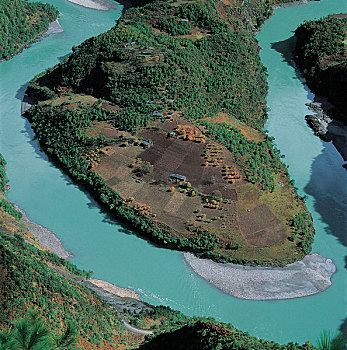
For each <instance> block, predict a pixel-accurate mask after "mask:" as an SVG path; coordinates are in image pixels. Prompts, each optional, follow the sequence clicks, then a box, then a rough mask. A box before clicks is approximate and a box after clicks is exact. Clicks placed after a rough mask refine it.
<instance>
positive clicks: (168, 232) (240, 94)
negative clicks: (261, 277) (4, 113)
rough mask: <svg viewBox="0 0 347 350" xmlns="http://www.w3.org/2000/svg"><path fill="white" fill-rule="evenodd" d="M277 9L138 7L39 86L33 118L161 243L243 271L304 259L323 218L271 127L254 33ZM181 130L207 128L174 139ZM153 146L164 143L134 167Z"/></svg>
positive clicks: (35, 84) (113, 204) (76, 172)
mask: <svg viewBox="0 0 347 350" xmlns="http://www.w3.org/2000/svg"><path fill="white" fill-rule="evenodd" d="M271 14H272V2H270V1H268V0H262V1H258V0H257V1H256V0H251V1H241V0H235V1H233V2H230V1H216V0H204V1H198V0H194V1H193V0H192V1H153V2H150V3H148V4H146V5H144V6H137V7H133V8H130V9H129V10H127V11H126V12H125V14H124V15H123V16H122V17H121V18H120V19H119V20H118V23H117V25H116V26H114V27H113V28H112V29H110V30H109V31H107V32H106V33H104V34H101V35H99V36H97V37H93V38H90V39H88V40H86V41H85V42H84V43H82V44H81V45H79V46H77V47H74V48H73V52H72V54H71V55H70V56H69V57H68V58H67V59H66V60H65V61H64V62H62V63H61V64H59V65H57V66H55V67H53V68H50V69H48V71H46V72H44V73H42V74H39V75H38V76H36V77H35V78H34V79H33V80H32V81H31V82H30V84H29V87H28V90H27V93H28V94H29V95H30V96H31V97H32V98H33V99H34V100H36V104H35V105H34V106H33V107H32V108H31V109H30V111H29V112H28V113H27V117H28V118H29V120H30V121H31V123H32V126H33V129H34V131H35V132H36V135H37V137H38V139H39V141H40V143H41V145H42V146H43V147H44V148H45V149H46V150H47V152H49V153H51V154H52V155H54V156H55V157H56V158H57V159H58V161H59V162H60V164H61V165H62V166H63V167H64V168H65V169H66V170H67V171H68V172H69V173H70V174H71V175H72V176H73V177H74V178H75V179H77V180H79V181H83V182H84V183H86V184H87V185H88V186H89V188H90V189H91V191H92V192H93V193H94V194H95V196H96V198H98V199H99V200H100V201H101V202H102V203H103V204H104V205H105V206H106V207H107V208H109V209H110V210H111V211H112V212H113V213H114V214H116V215H117V216H118V217H120V218H123V219H124V220H126V221H127V222H128V223H130V224H131V225H132V226H133V227H134V228H135V229H136V230H138V231H140V232H141V233H142V234H143V235H145V236H146V237H148V238H150V239H151V240H152V241H154V242H155V243H157V244H158V245H160V246H163V247H167V248H173V249H180V250H189V251H192V252H194V253H196V254H199V255H202V256H204V257H210V258H214V259H216V260H219V261H224V260H225V259H226V260H228V261H232V262H235V263H255V264H267V265H285V264H287V263H289V262H293V261H296V260H299V259H300V258H303V257H304V256H305V255H306V254H308V253H309V252H310V250H311V244H312V242H313V235H314V229H313V225H312V219H311V217H310V215H309V214H308V212H307V209H306V207H305V204H304V202H303V199H302V198H301V197H300V196H298V194H297V192H296V189H295V187H294V182H293V181H292V180H290V178H289V174H288V171H287V168H286V166H285V165H284V163H283V162H282V161H281V155H280V152H279V150H278V149H276V148H275V146H274V145H273V142H272V141H273V138H271V137H269V136H268V135H267V134H266V133H265V132H264V131H263V129H262V128H263V125H264V123H265V121H266V119H267V107H266V102H265V96H266V94H267V81H266V69H265V67H264V66H263V65H262V63H261V61H260V57H259V50H260V48H259V46H258V44H257V41H256V40H255V38H254V34H255V32H256V31H257V30H258V28H259V27H260V26H261V24H262V23H264V21H265V20H266V19H267V18H268V17H269V16H270V15H271ZM168 113H170V114H169V115H170V116H171V117H172V118H171V117H170V116H168ZM169 119H172V123H171V124H170V121H169ZM168 123H169V124H168ZM170 125H176V127H177V128H178V126H179V125H181V126H182V125H183V127H184V128H185V129H186V130H190V132H193V131H192V130H194V133H195V136H196V135H198V134H200V133H202V134H201V137H200V138H194V137H193V136H192V135H190V136H191V137H190V138H189V137H188V135H187V134H186V132H185V131H182V132H181V131H179V133H180V135H177V138H176V137H175V140H173V139H169V138H167V137H166V136H167V134H165V137H166V140H165V141H163V140H162V136H163V133H164V130H165V131H166V130H169V129H165V128H170ZM177 128H176V129H175V130H176V131H177ZM106 129H107V130H108V131H107V130H106ZM104 130H106V131H105V132H106V134H105V133H104ZM155 130H156V131H155ZM170 131H173V129H170ZM177 132H178V131H177ZM146 135H147V136H146ZM184 135H185V136H184ZM146 138H149V139H152V141H153V145H154V146H153V148H152V150H151V151H149V154H148V155H147V156H148V157H147V158H143V162H142V166H141V167H140V168H141V169H140V171H137V170H138V167H137V166H136V167H135V168H136V169H134V165H135V164H136V162H137V161H138V160H137V159H142V158H141V155H140V152H141V147H142V146H141V147H138V146H140V143H141V142H138V141H139V140H143V139H146ZM178 139H180V140H178ZM155 140H158V142H156V141H155ZM183 141H187V143H186V144H185V145H183V144H182V146H180V145H181V142H183ZM163 142H165V143H167V144H168V145H170V147H171V146H172V147H173V148H171V152H165V150H163V149H160V147H162V146H161V145H163ZM183 143H184V142H183ZM187 144H188V145H190V146H189V147H185V146H186V145H187ZM176 146H177V147H176ZM107 147H108V148H107ZM190 147H192V151H191V152H190V151H189V149H190ZM123 148H124V149H123ZM193 149H195V150H196V151H193ZM107 150H109V151H110V152H108V151H107ZM187 150H188V151H189V152H190V154H189V155H188V154H187V155H185V154H184V152H186V151H187ZM119 153H122V154H119ZM222 153H223V154H222ZM112 154H113V155H112ZM158 154H161V155H163V156H165V157H167V160H165V161H164V160H163V162H161V161H159V159H160V157H158ZM212 154H213V155H214V156H212ZM144 157H146V156H145V155H144ZM170 157H171V159H168V158H170ZM188 159H189V161H187V160H188ZM103 162H104V163H103ZM146 162H147V163H148V162H149V164H147V163H146ZM155 163H156V164H155ZM146 164H147V165H148V166H147V167H143V166H144V165H146ZM99 165H100V166H99ZM190 167H195V168H190ZM129 168H131V169H133V171H131V170H129ZM205 169H206V170H205ZM142 171H143V173H141V172H142ZM182 171H183V172H185V174H183V175H188V177H189V176H191V177H192V178H193V176H195V179H193V180H192V183H189V184H188V183H186V184H184V183H182V184H181V185H180V184H177V185H176V189H175V187H174V186H172V182H170V183H169V182H168V181H170V180H169V175H170V174H180V173H181V172H182ZM136 172H137V175H136V174H135V173H136ZM139 172H140V173H141V174H139ZM231 172H232V174H231ZM145 174H147V177H146V176H143V175H145ZM204 174H206V176H205V175H204ZM241 174H242V175H241ZM200 175H201V176H205V178H201V176H200ZM199 176H200V178H199ZM233 177H234V178H233ZM236 178H237V179H236ZM234 180H235V181H234ZM217 182H218V184H217ZM186 186H188V187H189V188H187V187H186ZM166 187H169V188H166ZM140 188H141V190H140ZM215 190H216V191H217V192H215ZM168 192H170V193H171V195H170V194H168ZM216 196H217V197H216ZM283 198H285V200H283ZM217 201H219V202H218V204H217ZM173 202H176V203H175V204H173ZM159 203H161V204H160V205H159ZM253 209H254V210H253ZM172 211H175V214H174V213H173V212H172ZM173 214H174V215H173ZM217 214H218V215H217ZM262 217H263V218H264V219H261V218H262ZM248 223H250V224H248ZM259 232H261V233H259Z"/></svg>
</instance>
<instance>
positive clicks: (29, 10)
mask: <svg viewBox="0 0 347 350" xmlns="http://www.w3.org/2000/svg"><path fill="white" fill-rule="evenodd" d="M57 17H58V11H57V10H56V9H55V8H54V7H53V6H52V5H49V4H42V3H40V2H30V3H29V2H26V1H23V0H1V1H0V61H1V60H3V59H9V58H11V56H13V55H15V54H16V53H18V52H20V51H21V50H22V49H23V48H24V47H25V46H26V45H28V44H29V43H31V42H33V41H34V40H35V39H36V38H37V37H38V36H39V35H41V34H42V33H43V32H44V31H46V30H47V28H48V26H49V23H50V22H52V21H54V20H55V19H56V18H57Z"/></svg>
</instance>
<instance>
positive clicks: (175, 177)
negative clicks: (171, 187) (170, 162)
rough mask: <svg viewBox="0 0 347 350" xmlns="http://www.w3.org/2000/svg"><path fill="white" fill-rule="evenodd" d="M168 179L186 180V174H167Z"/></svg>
mask: <svg viewBox="0 0 347 350" xmlns="http://www.w3.org/2000/svg"><path fill="white" fill-rule="evenodd" d="M169 180H171V181H176V182H177V181H186V180H187V176H184V175H179V174H171V175H169Z"/></svg>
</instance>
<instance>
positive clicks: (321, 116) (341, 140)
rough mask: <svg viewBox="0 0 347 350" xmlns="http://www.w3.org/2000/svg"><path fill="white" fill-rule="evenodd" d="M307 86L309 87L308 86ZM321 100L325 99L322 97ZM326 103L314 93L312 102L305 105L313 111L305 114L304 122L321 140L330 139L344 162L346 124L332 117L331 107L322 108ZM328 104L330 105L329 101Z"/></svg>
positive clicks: (346, 156) (345, 157) (345, 156)
mask: <svg viewBox="0 0 347 350" xmlns="http://www.w3.org/2000/svg"><path fill="white" fill-rule="evenodd" d="M306 86H307V85H306ZM307 87H308V86H307ZM308 88H309V89H310V87H308ZM323 101H325V99H324V98H323ZM326 101H327V100H326ZM326 104H327V103H326V102H325V103H322V98H321V97H320V96H319V95H315V97H314V102H311V103H306V106H307V107H308V108H309V110H310V111H311V112H312V113H313V114H308V115H306V116H305V119H306V122H307V124H308V126H309V127H310V128H311V129H312V130H313V132H314V134H315V135H316V136H318V137H319V138H320V139H321V140H322V141H324V142H330V141H331V142H332V143H333V145H334V147H335V148H336V150H337V151H338V152H339V153H340V155H341V156H342V158H343V161H344V162H346V161H347V126H346V125H345V124H343V123H342V122H341V121H340V120H338V119H336V118H334V116H333V115H332V110H331V109H327V108H324V105H326ZM328 106H329V107H330V105H329V103H328ZM345 164H346V163H345Z"/></svg>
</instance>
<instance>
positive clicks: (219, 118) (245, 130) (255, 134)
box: [205, 112, 264, 142]
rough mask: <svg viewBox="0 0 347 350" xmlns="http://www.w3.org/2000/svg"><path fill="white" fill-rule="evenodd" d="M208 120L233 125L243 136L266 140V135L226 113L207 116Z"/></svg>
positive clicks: (254, 139)
mask: <svg viewBox="0 0 347 350" xmlns="http://www.w3.org/2000/svg"><path fill="white" fill-rule="evenodd" d="M205 120H206V121H207V122H210V123H226V124H228V125H230V126H233V127H234V128H236V129H239V130H240V131H241V133H242V134H243V136H245V137H247V138H248V139H250V140H253V141H256V142H260V141H263V140H264V135H263V134H262V133H261V132H259V131H258V130H256V129H253V128H252V127H251V126H249V125H246V124H244V123H242V122H241V121H240V120H238V119H236V118H235V117H232V116H230V115H228V114H226V113H222V112H221V113H218V114H217V115H216V116H214V117H213V118H206V119H205Z"/></svg>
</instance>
